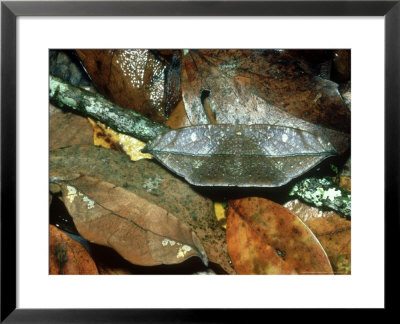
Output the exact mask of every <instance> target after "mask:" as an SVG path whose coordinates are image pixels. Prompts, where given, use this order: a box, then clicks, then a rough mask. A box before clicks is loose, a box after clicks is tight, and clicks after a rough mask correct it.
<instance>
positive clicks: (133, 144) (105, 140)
mask: <svg viewBox="0 0 400 324" xmlns="http://www.w3.org/2000/svg"><path fill="white" fill-rule="evenodd" d="M88 119H89V122H90V124H91V125H92V127H93V142H94V145H96V146H101V147H104V148H110V149H114V150H116V151H121V152H124V153H125V154H127V155H128V156H129V158H130V159H131V160H132V161H138V160H141V159H152V158H153V157H152V156H151V155H150V154H147V153H142V152H141V150H142V149H143V148H144V147H145V146H146V143H144V142H142V141H140V140H138V139H136V138H134V137H132V136H129V135H125V134H120V133H118V132H116V131H114V130H112V129H111V128H110V127H107V126H106V125H104V124H103V123H101V122H99V121H94V120H92V119H91V118H88Z"/></svg>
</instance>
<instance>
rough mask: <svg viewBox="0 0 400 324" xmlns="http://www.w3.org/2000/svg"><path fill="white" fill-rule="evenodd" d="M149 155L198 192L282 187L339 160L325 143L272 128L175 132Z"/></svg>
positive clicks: (149, 146)
mask: <svg viewBox="0 0 400 324" xmlns="http://www.w3.org/2000/svg"><path fill="white" fill-rule="evenodd" d="M145 150H146V151H147V152H149V153H151V154H152V155H153V156H154V157H155V158H156V159H157V160H158V161H160V162H161V163H162V164H163V165H165V166H166V167H167V168H169V169H170V170H172V171H173V172H175V173H176V174H178V175H180V176H182V177H184V178H185V179H186V180H187V181H188V182H189V183H191V184H194V185H200V186H239V187H278V186H281V185H284V184H286V183H287V182H289V181H290V180H291V179H293V178H295V177H297V176H299V175H301V174H303V173H304V172H306V171H307V170H309V169H310V168H312V167H313V166H315V165H317V164H318V163H320V162H321V161H322V160H324V159H325V158H326V157H328V156H330V155H334V154H336V152H335V149H334V147H333V146H332V145H331V143H329V142H328V141H327V140H326V139H325V138H322V137H321V136H317V135H314V134H312V133H310V132H307V131H304V130H300V129H296V128H292V127H284V126H271V125H199V126H191V127H186V128H180V129H176V130H171V131H169V132H167V133H165V134H163V135H160V136H157V137H156V138H155V139H153V140H151V141H150V142H148V143H147V146H146V149H145Z"/></svg>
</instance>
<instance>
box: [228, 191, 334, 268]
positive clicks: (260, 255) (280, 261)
mask: <svg viewBox="0 0 400 324" xmlns="http://www.w3.org/2000/svg"><path fill="white" fill-rule="evenodd" d="M227 241H228V252H229V255H230V257H231V259H232V262H233V265H234V267H235V270H236V271H237V272H238V273H240V274H295V273H298V274H332V268H331V265H330V263H329V260H328V257H327V256H326V253H325V251H324V250H323V248H322V247H321V245H320V243H319V242H318V240H317V239H316V238H315V236H314V235H313V234H312V232H311V231H310V229H309V228H308V227H307V226H305V225H304V224H303V223H302V222H301V220H300V219H299V218H297V217H296V216H295V215H293V214H292V213H291V212H289V210H287V209H286V208H284V207H283V206H281V205H278V204H276V203H274V202H272V201H270V200H267V199H263V198H256V197H253V198H243V199H237V200H232V201H230V202H229V208H228V222H227Z"/></svg>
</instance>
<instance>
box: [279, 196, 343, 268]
mask: <svg viewBox="0 0 400 324" xmlns="http://www.w3.org/2000/svg"><path fill="white" fill-rule="evenodd" d="M285 207H286V208H288V209H289V210H290V211H291V212H292V213H293V214H295V215H296V216H298V217H299V218H300V219H301V220H302V221H303V222H304V223H305V224H306V225H307V226H308V227H309V228H310V229H311V230H312V231H313V233H314V235H315V236H316V237H317V238H318V240H319V241H320V242H321V245H322V246H323V248H324V249H325V251H326V254H327V255H328V257H329V260H330V261H331V264H332V268H333V270H334V272H335V273H336V274H350V272H351V221H349V220H347V219H345V218H343V217H340V216H339V215H338V214H336V213H335V212H332V211H326V212H323V211H321V210H319V209H317V208H315V207H311V206H308V205H307V204H305V203H302V202H300V201H299V200H297V199H296V200H291V201H289V202H287V203H286V204H285Z"/></svg>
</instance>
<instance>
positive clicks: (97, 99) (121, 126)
mask: <svg viewBox="0 0 400 324" xmlns="http://www.w3.org/2000/svg"><path fill="white" fill-rule="evenodd" d="M49 87H50V93H49V96H50V102H51V103H52V104H54V105H56V106H58V107H60V108H65V107H68V108H69V109H71V110H74V111H76V112H79V113H80V114H82V115H84V116H87V117H92V118H94V119H96V120H98V121H100V122H102V123H104V124H106V125H107V126H109V127H110V128H112V129H114V130H115V131H117V132H120V133H123V134H127V135H130V136H133V137H136V138H138V139H140V140H142V141H145V142H147V141H149V140H150V139H152V138H154V137H156V136H157V135H160V134H163V133H165V132H167V131H168V130H170V129H169V127H167V126H164V125H162V124H159V123H156V122H153V121H152V120H150V119H148V118H146V117H144V116H143V115H141V114H138V113H136V112H135V111H133V110H128V109H123V108H121V107H119V106H117V105H116V104H114V103H112V102H111V101H109V100H107V99H105V98H104V97H103V96H101V95H99V94H95V93H91V92H89V91H86V90H84V89H81V88H78V87H75V86H73V85H70V84H68V83H67V82H65V81H63V80H62V79H59V78H57V77H54V76H52V75H50V82H49Z"/></svg>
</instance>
